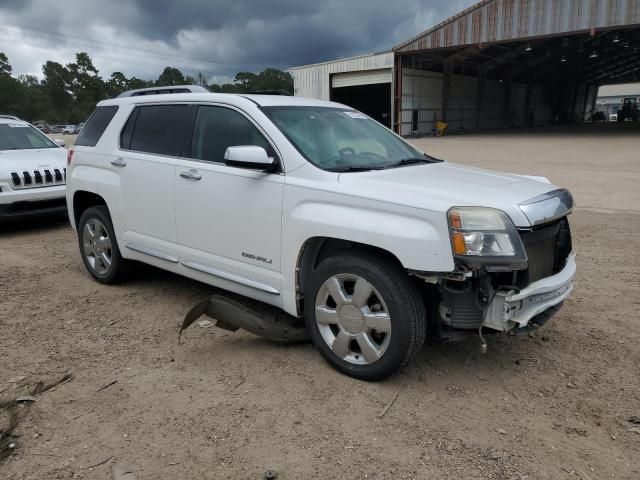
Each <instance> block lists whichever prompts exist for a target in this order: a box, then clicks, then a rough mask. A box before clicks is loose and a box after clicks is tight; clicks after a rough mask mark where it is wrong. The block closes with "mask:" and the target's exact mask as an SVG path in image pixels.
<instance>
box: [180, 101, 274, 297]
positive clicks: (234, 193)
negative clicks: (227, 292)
mask: <svg viewBox="0 0 640 480" xmlns="http://www.w3.org/2000/svg"><path fill="white" fill-rule="evenodd" d="M239 145H256V146H260V147H263V148H265V150H267V153H268V154H269V155H270V156H272V157H277V154H276V150H275V148H274V146H273V143H272V142H271V141H270V140H269V139H268V138H267V136H266V135H265V132H263V131H262V130H261V129H260V128H259V126H258V125H257V124H256V123H254V122H253V120H252V119H251V118H249V116H248V115H246V114H245V113H244V112H242V111H240V110H238V109H235V108H233V107H230V106H224V105H201V106H199V107H198V111H197V114H196V117H195V123H194V127H193V135H192V141H191V142H190V145H189V147H187V150H188V151H189V152H188V155H186V156H185V158H181V159H180V160H179V161H178V162H177V163H176V168H175V178H174V182H175V208H176V226H177V232H178V242H179V244H180V249H181V254H180V257H181V259H182V263H183V265H184V266H185V267H186V269H185V270H184V273H185V274H187V275H189V276H195V277H196V278H199V279H201V280H204V281H206V282H208V283H212V284H214V285H218V286H220V287H222V288H229V289H232V290H234V291H238V292H239V293H242V294H244V295H248V296H252V297H254V298H260V299H262V300H264V301H271V302H272V303H277V301H272V300H270V299H274V298H278V297H277V294H278V292H279V290H280V286H281V285H280V284H281V277H280V233H281V228H282V198H283V191H284V175H283V174H281V173H265V172H261V171H257V170H247V169H242V168H236V167H229V166H227V165H225V164H224V154H225V151H226V149H227V147H230V146H239ZM186 157H189V158H186ZM194 272H197V275H195V274H194ZM265 295H266V297H267V298H266V299H265ZM270 296H271V297H270Z"/></svg>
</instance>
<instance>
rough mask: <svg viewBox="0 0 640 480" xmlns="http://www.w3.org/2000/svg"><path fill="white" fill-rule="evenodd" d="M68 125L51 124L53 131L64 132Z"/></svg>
mask: <svg viewBox="0 0 640 480" xmlns="http://www.w3.org/2000/svg"><path fill="white" fill-rule="evenodd" d="M64 127H66V125H51V127H50V128H51V133H62V131H63V130H64Z"/></svg>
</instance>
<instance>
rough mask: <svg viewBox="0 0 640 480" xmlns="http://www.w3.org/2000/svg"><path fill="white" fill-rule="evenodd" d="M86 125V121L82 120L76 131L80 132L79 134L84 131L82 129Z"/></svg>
mask: <svg viewBox="0 0 640 480" xmlns="http://www.w3.org/2000/svg"><path fill="white" fill-rule="evenodd" d="M84 125H85V122H80V123H79V124H78V127H77V130H78V131H77V132H76V133H78V134H79V133H80V132H81V131H82V129H83V128H84Z"/></svg>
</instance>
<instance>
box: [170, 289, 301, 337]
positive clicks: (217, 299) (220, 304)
mask: <svg viewBox="0 0 640 480" xmlns="http://www.w3.org/2000/svg"><path fill="white" fill-rule="evenodd" d="M202 315H207V316H208V317H210V318H211V319H212V320H213V321H214V324H215V325H216V326H217V327H219V328H222V329H224V330H228V331H230V332H235V331H237V330H238V329H243V330H246V331H247V332H250V333H253V334H254V335H258V336H259V337H263V338H266V339H267V340H272V341H274V342H285V343H299V342H306V341H308V340H309V334H308V332H307V329H306V327H305V324H304V322H303V321H302V320H299V319H297V318H295V317H293V316H291V315H289V314H287V313H285V312H283V311H282V310H280V309H278V308H276V307H272V306H271V305H267V304H266V303H262V302H258V301H256V300H251V299H248V298H245V297H241V296H240V295H235V294H231V293H229V294H226V295H219V294H214V295H212V296H211V298H210V299H208V300H205V301H204V302H200V303H198V304H197V305H196V306H195V307H193V308H192V309H191V310H189V312H188V313H187V315H186V316H185V317H184V321H183V322H182V327H180V335H179V337H178V341H179V340H180V336H182V331H183V330H184V329H185V328H187V327H189V325H191V324H193V322H195V321H196V320H197V319H198V318H200V317H201V316H202Z"/></svg>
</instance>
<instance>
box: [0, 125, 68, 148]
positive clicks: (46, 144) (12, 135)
mask: <svg viewBox="0 0 640 480" xmlns="http://www.w3.org/2000/svg"><path fill="white" fill-rule="evenodd" d="M36 148H58V146H57V145H56V144H55V143H53V142H52V141H51V140H49V139H48V138H47V137H46V136H44V135H43V134H42V133H40V131H39V130H38V129H36V128H33V127H32V126H31V125H27V124H25V123H3V124H0V150H29V149H36Z"/></svg>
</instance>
